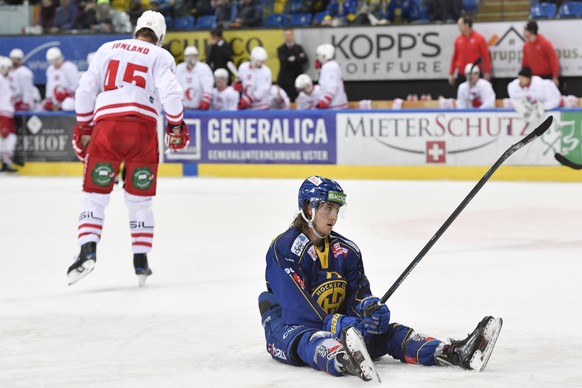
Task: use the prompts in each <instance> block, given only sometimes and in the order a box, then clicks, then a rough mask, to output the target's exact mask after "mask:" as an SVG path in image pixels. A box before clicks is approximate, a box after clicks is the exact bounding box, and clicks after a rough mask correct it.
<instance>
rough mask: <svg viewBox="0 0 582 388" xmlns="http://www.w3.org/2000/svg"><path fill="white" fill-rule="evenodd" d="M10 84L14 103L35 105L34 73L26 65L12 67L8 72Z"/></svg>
mask: <svg viewBox="0 0 582 388" xmlns="http://www.w3.org/2000/svg"><path fill="white" fill-rule="evenodd" d="M8 78H10V84H11V86H12V100H13V101H14V104H18V103H23V104H26V105H28V106H29V107H32V106H34V105H35V103H36V102H37V101H36V96H35V86H34V75H33V74H32V71H31V70H30V69H29V68H28V67H26V66H22V65H21V66H18V67H16V68H13V69H12V70H11V71H10V73H9V74H8Z"/></svg>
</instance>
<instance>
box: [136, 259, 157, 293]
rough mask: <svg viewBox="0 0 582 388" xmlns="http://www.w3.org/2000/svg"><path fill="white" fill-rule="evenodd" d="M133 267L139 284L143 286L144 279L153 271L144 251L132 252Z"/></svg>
mask: <svg viewBox="0 0 582 388" xmlns="http://www.w3.org/2000/svg"><path fill="white" fill-rule="evenodd" d="M133 267H134V268H135V274H136V275H137V280H138V282H139V286H140V287H143V286H145V282H146V279H147V278H148V276H150V275H151V274H152V273H153V272H152V270H151V269H150V267H149V265H148V255H147V254H146V253H134V255H133Z"/></svg>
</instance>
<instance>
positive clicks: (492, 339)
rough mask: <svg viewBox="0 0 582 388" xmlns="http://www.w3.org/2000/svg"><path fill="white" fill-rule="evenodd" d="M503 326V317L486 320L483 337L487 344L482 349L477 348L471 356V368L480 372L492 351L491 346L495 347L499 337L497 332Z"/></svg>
mask: <svg viewBox="0 0 582 388" xmlns="http://www.w3.org/2000/svg"><path fill="white" fill-rule="evenodd" d="M502 326H503V319H501V318H492V319H490V320H489V322H487V326H486V327H485V331H484V337H485V339H486V340H487V345H486V346H485V348H484V349H483V350H477V351H476V352H475V353H474V354H473V357H472V358H471V361H470V365H471V369H473V370H474V371H476V372H482V371H483V370H484V369H485V367H486V366H487V363H488V362H489V357H491V353H493V348H494V347H495V343H496V342H497V338H498V337H499V333H500V332H501V327H502Z"/></svg>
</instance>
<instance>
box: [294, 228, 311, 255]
mask: <svg viewBox="0 0 582 388" xmlns="http://www.w3.org/2000/svg"><path fill="white" fill-rule="evenodd" d="M308 242H309V239H308V238H307V236H305V235H304V234H303V233H301V234H300V235H299V236H297V238H296V239H295V241H293V245H292V246H291V252H293V253H294V254H295V255H297V256H299V255H301V252H303V248H305V246H306V245H307V243H308Z"/></svg>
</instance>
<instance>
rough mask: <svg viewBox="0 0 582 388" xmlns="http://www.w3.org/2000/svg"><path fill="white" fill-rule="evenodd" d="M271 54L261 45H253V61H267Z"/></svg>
mask: <svg viewBox="0 0 582 388" xmlns="http://www.w3.org/2000/svg"><path fill="white" fill-rule="evenodd" d="M268 57H269V55H268V54H267V50H265V49H264V48H263V47H261V46H256V47H253V49H252V50H251V61H252V62H253V63H257V62H261V63H265V61H266V60H267V58H268Z"/></svg>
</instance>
